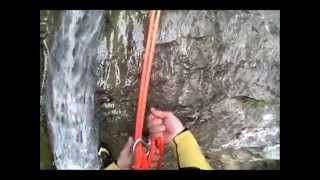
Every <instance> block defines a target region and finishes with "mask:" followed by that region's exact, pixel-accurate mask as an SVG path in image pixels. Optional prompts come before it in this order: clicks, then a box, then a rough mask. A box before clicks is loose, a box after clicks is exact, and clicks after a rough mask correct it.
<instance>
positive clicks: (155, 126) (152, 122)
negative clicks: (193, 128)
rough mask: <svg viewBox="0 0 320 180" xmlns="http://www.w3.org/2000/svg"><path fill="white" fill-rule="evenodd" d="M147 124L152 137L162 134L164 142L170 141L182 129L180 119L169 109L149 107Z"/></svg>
mask: <svg viewBox="0 0 320 180" xmlns="http://www.w3.org/2000/svg"><path fill="white" fill-rule="evenodd" d="M147 124H148V128H149V131H150V135H151V136H152V137H159V136H161V135H163V137H164V142H165V143H166V144H167V143H170V142H171V141H172V139H173V138H174V137H175V136H176V135H177V134H179V133H180V132H181V131H183V130H184V126H183V125H182V123H181V121H180V120H179V119H178V118H177V117H176V116H175V115H174V114H173V113H172V112H170V111H160V110H157V109H155V108H151V114H149V116H148V117H147Z"/></svg>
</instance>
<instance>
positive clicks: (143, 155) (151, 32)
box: [132, 10, 164, 170]
mask: <svg viewBox="0 0 320 180" xmlns="http://www.w3.org/2000/svg"><path fill="white" fill-rule="evenodd" d="M159 19H160V11H159V10H157V11H155V10H152V11H150V12H149V27H148V36H147V44H146V48H145V52H144V56H143V66H142V73H141V77H140V87H139V98H138V104H137V112H136V127H135V136H134V139H135V143H134V146H133V153H134V162H133V165H132V168H133V169H136V170H147V169H150V168H151V163H152V161H153V160H154V158H155V155H156V149H158V150H159V156H160V159H159V161H158V164H157V169H160V167H161V162H162V159H163V153H164V139H163V136H160V137H157V138H151V139H150V147H149V151H148V150H147V144H146V143H145V142H144V141H143V140H142V128H143V121H144V117H145V110H146V103H147V96H148V89H149V82H150V75H151V67H152V61H153V58H154V49H155V41H156V34H157V30H158V25H159Z"/></svg>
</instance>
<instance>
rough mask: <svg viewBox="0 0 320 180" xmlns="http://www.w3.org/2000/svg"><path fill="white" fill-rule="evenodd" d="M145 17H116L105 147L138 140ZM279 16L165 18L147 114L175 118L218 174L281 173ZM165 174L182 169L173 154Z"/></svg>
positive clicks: (108, 66) (106, 67) (105, 68)
mask: <svg viewBox="0 0 320 180" xmlns="http://www.w3.org/2000/svg"><path fill="white" fill-rule="evenodd" d="M146 15H147V14H146V12H145V11H110V12H108V13H107V16H106V28H107V29H108V31H107V35H106V38H107V45H106V49H107V55H106V56H107V57H106V59H105V61H104V62H103V63H102V64H101V67H100V68H101V69H102V70H100V72H101V76H100V80H99V81H98V87H99V90H100V91H101V92H103V91H104V93H102V94H104V99H105V101H103V102H101V103H100V105H98V106H97V108H99V111H98V113H97V116H98V117H99V118H100V119H101V129H102V131H101V136H102V141H106V142H109V143H111V144H112V147H113V150H114V155H115V156H117V154H119V151H120V149H121V147H122V146H123V145H124V143H125V141H126V140H127V137H128V135H130V134H133V127H134V116H135V102H136V99H137V88H138V85H139V84H138V77H139V76H138V74H139V64H140V63H141V59H142V54H143V45H144V43H145V42H144V40H145V38H144V34H145V29H146V27H147V26H146V25H147V16H146ZM279 19H280V12H279V11H162V15H161V22H160V27H159V32H158V38H157V44H156V54H155V61H154V65H153V69H152V80H151V90H150V93H149V97H148V107H150V106H154V107H158V108H160V109H163V110H171V111H173V112H174V113H175V114H176V115H177V116H178V117H179V118H180V119H181V121H183V123H184V124H185V125H186V126H187V127H188V128H190V129H191V131H192V132H193V133H194V135H195V137H196V138H197V140H198V142H199V144H200V146H201V148H202V150H203V152H204V154H205V156H206V158H207V159H208V161H209V162H210V164H211V165H212V166H213V167H214V168H216V169H279V159H280V157H279V149H280V142H279V136H280V135H279V133H280V131H279V121H280V119H279V115H280V45H279V39H280V20H279ZM167 149H168V153H166V158H165V164H164V168H166V169H175V168H177V166H176V163H175V160H174V159H175V158H174V156H173V154H172V152H171V151H170V150H171V149H170V147H169V146H168V148H167Z"/></svg>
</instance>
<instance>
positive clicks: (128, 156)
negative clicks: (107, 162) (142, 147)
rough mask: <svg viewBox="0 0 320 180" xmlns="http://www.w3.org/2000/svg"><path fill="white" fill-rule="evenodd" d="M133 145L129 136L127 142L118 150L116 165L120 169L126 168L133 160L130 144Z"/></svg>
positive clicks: (128, 167)
mask: <svg viewBox="0 0 320 180" xmlns="http://www.w3.org/2000/svg"><path fill="white" fill-rule="evenodd" d="M132 145H133V139H132V137H129V139H128V141H127V143H126V144H125V145H124V147H123V149H122V150H121V152H120V156H119V158H118V160H117V165H118V166H119V168H120V169H121V170H128V169H130V167H131V164H132V162H133V154H132V152H131V146H132Z"/></svg>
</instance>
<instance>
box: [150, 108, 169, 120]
mask: <svg viewBox="0 0 320 180" xmlns="http://www.w3.org/2000/svg"><path fill="white" fill-rule="evenodd" d="M151 113H152V114H153V115H154V116H157V117H159V118H162V119H165V118H167V117H168V116H169V112H166V111H159V110H157V109H155V108H151Z"/></svg>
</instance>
